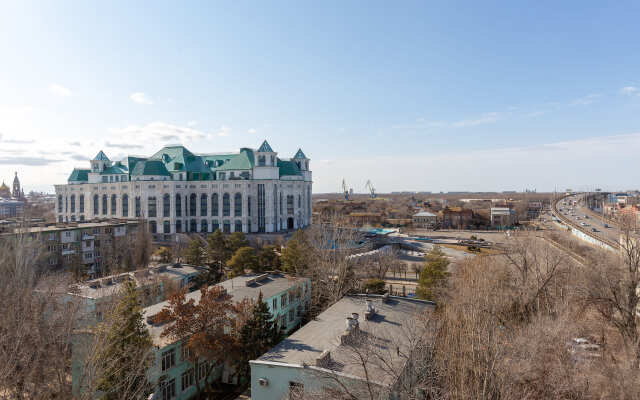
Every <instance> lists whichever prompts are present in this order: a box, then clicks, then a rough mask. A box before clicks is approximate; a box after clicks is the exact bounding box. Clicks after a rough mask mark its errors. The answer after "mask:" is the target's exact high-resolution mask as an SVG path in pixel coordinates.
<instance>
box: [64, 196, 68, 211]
mask: <svg viewBox="0 0 640 400" xmlns="http://www.w3.org/2000/svg"><path fill="white" fill-rule="evenodd" d="M64 212H69V196H64Z"/></svg>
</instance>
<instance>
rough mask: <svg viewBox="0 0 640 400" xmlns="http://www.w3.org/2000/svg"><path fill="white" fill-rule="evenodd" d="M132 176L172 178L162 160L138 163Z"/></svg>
mask: <svg viewBox="0 0 640 400" xmlns="http://www.w3.org/2000/svg"><path fill="white" fill-rule="evenodd" d="M131 175H134V176H140V175H162V176H171V174H170V173H169V171H167V168H166V167H165V166H164V164H163V162H162V161H160V160H147V161H138V162H137V163H136V166H135V168H134V169H133V171H132V172H131Z"/></svg>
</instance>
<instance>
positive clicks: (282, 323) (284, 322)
mask: <svg viewBox="0 0 640 400" xmlns="http://www.w3.org/2000/svg"><path fill="white" fill-rule="evenodd" d="M279 319H280V329H287V315H286V314H282V315H281V316H280V318H279Z"/></svg>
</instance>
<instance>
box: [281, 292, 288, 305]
mask: <svg viewBox="0 0 640 400" xmlns="http://www.w3.org/2000/svg"><path fill="white" fill-rule="evenodd" d="M286 306H287V294H286V293H285V294H283V295H282V296H280V307H282V308H284V307H286Z"/></svg>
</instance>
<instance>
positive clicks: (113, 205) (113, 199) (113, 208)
mask: <svg viewBox="0 0 640 400" xmlns="http://www.w3.org/2000/svg"><path fill="white" fill-rule="evenodd" d="M117 206H118V205H117V204H116V195H115V194H112V195H111V215H116V213H117V211H116V207H117Z"/></svg>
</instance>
